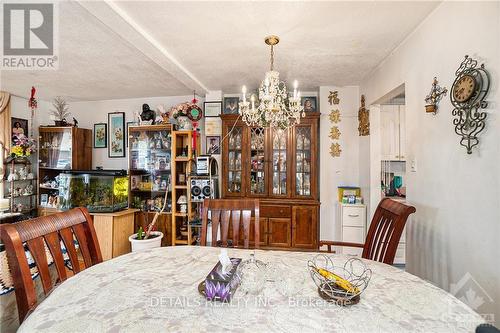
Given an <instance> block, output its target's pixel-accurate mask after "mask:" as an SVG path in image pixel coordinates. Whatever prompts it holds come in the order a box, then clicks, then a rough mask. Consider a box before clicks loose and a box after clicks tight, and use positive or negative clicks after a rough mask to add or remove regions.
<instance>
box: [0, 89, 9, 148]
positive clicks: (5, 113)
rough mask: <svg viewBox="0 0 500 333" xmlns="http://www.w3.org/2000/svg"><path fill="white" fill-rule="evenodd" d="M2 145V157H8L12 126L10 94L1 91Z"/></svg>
mask: <svg viewBox="0 0 500 333" xmlns="http://www.w3.org/2000/svg"><path fill="white" fill-rule="evenodd" d="M0 129H2V131H1V132H0V145H1V146H2V152H1V153H2V156H6V154H7V153H8V151H6V150H4V149H3V147H5V148H6V149H10V140H11V124H10V94H9V93H8V92H6V91H0Z"/></svg>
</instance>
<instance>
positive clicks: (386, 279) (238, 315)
mask: <svg viewBox="0 0 500 333" xmlns="http://www.w3.org/2000/svg"><path fill="white" fill-rule="evenodd" d="M220 251H221V250H220V248H216V247H199V246H175V247H161V248H156V249H151V250H144V251H139V252H133V253H129V254H125V255H122V256H119V257H117V258H114V259H112V260H108V261H105V262H103V263H101V264H98V265H95V266H92V267H90V268H88V269H85V270H83V271H82V272H80V273H78V274H76V275H75V276H73V277H71V278H68V279H67V280H66V281H64V282H63V283H61V284H60V285H59V286H58V287H57V288H55V289H54V290H53V291H52V293H50V295H48V297H47V298H46V299H45V300H43V301H42V302H41V303H40V304H39V305H38V306H37V307H36V308H35V310H34V311H33V312H32V313H31V314H30V315H29V316H28V317H27V318H26V319H25V320H24V322H23V323H22V324H21V326H20V327H19V331H18V332H30V333H32V332H50V333H57V332H141V333H145V332H220V331H232V332H301V333H303V332H313V331H314V332H473V331H474V328H475V327H476V326H477V325H479V324H481V323H484V320H483V318H482V317H481V316H480V315H479V314H477V313H476V312H474V311H473V310H472V309H470V308H469V307H468V306H467V305H465V304H464V303H462V302H461V301H460V300H458V299H457V298H455V297H454V296H453V295H451V294H449V293H448V292H446V291H445V290H443V289H441V288H438V287H436V286H434V285H432V284H431V283H429V282H427V281H424V280H422V279H421V278H419V277H417V276H415V275H412V274H409V273H407V272H405V271H404V270H402V269H400V268H396V267H393V266H391V265H387V264H383V263H379V262H375V261H371V260H365V259H361V260H362V262H363V264H364V265H365V266H366V267H367V268H368V269H370V270H371V272H372V275H371V280H370V281H369V283H368V286H367V287H366V289H365V290H364V292H363V293H362V294H361V296H360V300H359V302H358V303H357V304H352V305H345V306H341V305H339V304H336V303H332V302H328V301H325V300H324V299H322V298H321V297H320V296H319V294H318V288H317V286H316V285H315V283H314V281H313V280H312V278H311V275H310V273H309V270H308V261H309V260H311V259H313V258H314V257H315V256H316V255H318V253H314V252H295V251H274V250H272V251H271V250H247V249H228V255H229V257H231V258H241V259H242V260H247V259H249V258H250V257H251V256H252V255H253V256H254V257H255V259H257V260H259V261H261V262H263V263H265V264H267V265H269V267H274V269H273V270H271V274H270V275H271V277H272V278H266V279H265V282H264V283H263V285H262V286H261V287H262V288H261V291H260V292H259V293H257V294H255V293H246V294H245V293H243V292H242V291H241V290H238V289H237V290H236V292H235V293H234V295H233V297H232V299H231V301H230V302H217V301H208V300H206V298H205V297H204V296H203V295H202V294H200V291H199V284H200V282H202V281H204V279H205V277H206V276H207V274H208V273H209V272H210V271H211V269H212V268H213V267H214V266H215V264H216V263H217V262H218V260H219V254H220ZM327 255H328V256H330V258H331V259H332V262H333V263H334V264H335V265H343V263H345V262H346V261H347V260H348V259H349V258H350V257H349V256H347V255H342V254H327ZM268 275H269V274H268ZM266 276H267V275H266Z"/></svg>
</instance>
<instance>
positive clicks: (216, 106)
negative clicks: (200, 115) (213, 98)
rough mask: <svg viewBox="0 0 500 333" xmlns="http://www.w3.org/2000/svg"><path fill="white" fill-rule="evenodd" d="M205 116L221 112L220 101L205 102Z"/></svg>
mask: <svg viewBox="0 0 500 333" xmlns="http://www.w3.org/2000/svg"><path fill="white" fill-rule="evenodd" d="M203 108H204V109H205V117H218V116H220V114H221V113H222V102H205V103H203Z"/></svg>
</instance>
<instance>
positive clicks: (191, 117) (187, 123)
mask: <svg viewBox="0 0 500 333" xmlns="http://www.w3.org/2000/svg"><path fill="white" fill-rule="evenodd" d="M201 116H202V111H201V108H200V107H199V106H198V105H197V104H196V103H193V102H191V103H189V102H184V103H180V104H178V105H176V106H173V107H172V108H171V109H170V117H171V118H173V119H174V120H175V122H176V123H177V126H178V129H179V130H191V129H192V128H193V125H196V122H197V121H198V120H200V119H201ZM193 123H195V124H193Z"/></svg>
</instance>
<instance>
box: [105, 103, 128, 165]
mask: <svg viewBox="0 0 500 333" xmlns="http://www.w3.org/2000/svg"><path fill="white" fill-rule="evenodd" d="M108 128H109V134H108V136H109V146H108V157H110V158H113V157H125V112H111V113H108Z"/></svg>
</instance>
